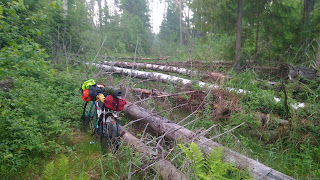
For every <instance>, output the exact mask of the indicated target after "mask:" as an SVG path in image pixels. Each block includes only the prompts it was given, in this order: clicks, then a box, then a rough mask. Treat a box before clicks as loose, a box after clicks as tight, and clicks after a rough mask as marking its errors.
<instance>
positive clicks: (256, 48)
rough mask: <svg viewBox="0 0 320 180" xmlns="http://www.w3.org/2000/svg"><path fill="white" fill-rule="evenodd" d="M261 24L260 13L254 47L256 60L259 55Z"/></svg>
mask: <svg viewBox="0 0 320 180" xmlns="http://www.w3.org/2000/svg"><path fill="white" fill-rule="evenodd" d="M259 26H260V20H259V15H258V23H257V29H256V46H255V48H254V55H253V58H254V60H253V61H256V57H257V54H258V48H259Z"/></svg>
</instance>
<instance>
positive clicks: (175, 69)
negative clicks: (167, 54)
mask: <svg viewBox="0 0 320 180" xmlns="http://www.w3.org/2000/svg"><path fill="white" fill-rule="evenodd" d="M103 64H105V65H109V66H118V67H125V68H132V67H133V68H138V69H141V68H145V69H152V70H155V71H165V72H174V73H179V74H183V75H190V74H191V70H189V69H185V68H178V67H174V66H162V65H156V64H147V63H134V62H119V61H103ZM192 73H193V74H197V72H196V71H193V72H192Z"/></svg>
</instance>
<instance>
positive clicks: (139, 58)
mask: <svg viewBox="0 0 320 180" xmlns="http://www.w3.org/2000/svg"><path fill="white" fill-rule="evenodd" d="M169 57H170V56H165V57H159V58H143V57H120V58H119V59H132V60H134V59H135V60H167V59H168V58H169Z"/></svg>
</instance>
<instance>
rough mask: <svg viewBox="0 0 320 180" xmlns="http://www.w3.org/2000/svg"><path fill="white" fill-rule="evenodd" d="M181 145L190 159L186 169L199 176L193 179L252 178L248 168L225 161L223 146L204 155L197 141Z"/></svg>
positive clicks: (245, 179) (247, 179)
mask: <svg viewBox="0 0 320 180" xmlns="http://www.w3.org/2000/svg"><path fill="white" fill-rule="evenodd" d="M179 147H180V148H181V149H182V150H183V152H184V153H185V157H186V158H187V159H188V160H189V165H187V166H186V167H185V169H188V171H189V172H190V171H191V172H193V173H194V174H195V175H196V177H197V178H196V177H194V178H191V179H198V178H199V179H221V180H223V179H243V180H249V179H252V178H251V175H250V173H249V171H248V170H239V169H237V168H236V167H235V165H233V164H232V163H227V162H223V148H222V147H220V148H215V149H213V150H212V152H211V153H210V154H208V155H204V154H203V153H202V152H201V150H200V148H199V147H198V146H197V145H196V144H195V143H191V144H189V147H186V146H184V145H182V144H179ZM180 161H185V160H184V159H180Z"/></svg>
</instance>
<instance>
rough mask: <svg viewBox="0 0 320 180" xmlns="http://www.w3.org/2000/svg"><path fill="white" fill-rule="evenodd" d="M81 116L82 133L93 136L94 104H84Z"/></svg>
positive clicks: (94, 125)
mask: <svg viewBox="0 0 320 180" xmlns="http://www.w3.org/2000/svg"><path fill="white" fill-rule="evenodd" d="M83 111H84V112H83V115H82V126H83V130H84V132H86V133H88V134H90V135H93V134H94V132H95V127H96V124H95V123H96V121H95V119H96V116H95V115H96V110H95V104H94V102H92V103H91V104H90V103H88V102H87V103H86V104H85V107H84V108H83Z"/></svg>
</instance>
